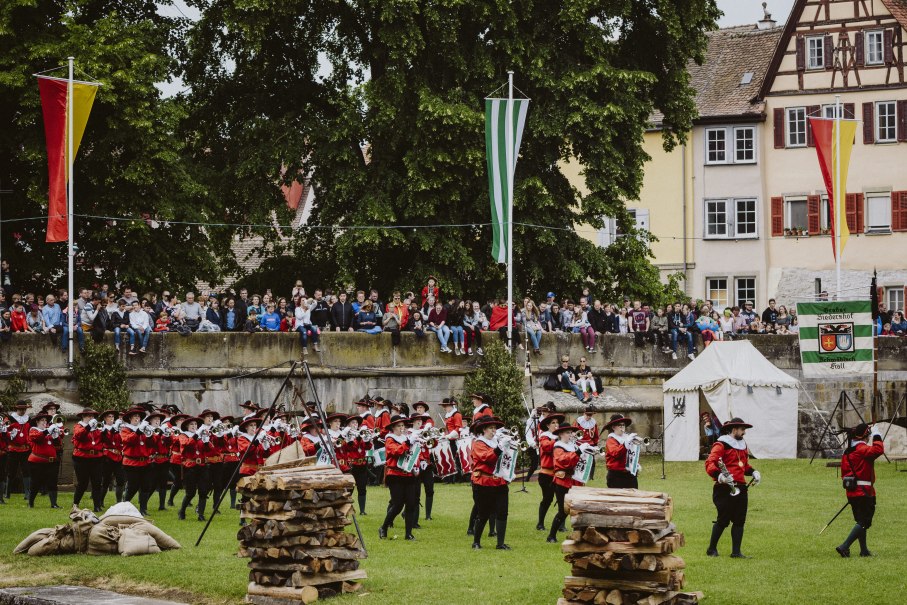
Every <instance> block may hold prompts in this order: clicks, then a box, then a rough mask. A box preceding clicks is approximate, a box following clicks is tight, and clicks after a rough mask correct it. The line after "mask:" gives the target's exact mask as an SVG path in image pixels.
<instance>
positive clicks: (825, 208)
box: [819, 194, 831, 232]
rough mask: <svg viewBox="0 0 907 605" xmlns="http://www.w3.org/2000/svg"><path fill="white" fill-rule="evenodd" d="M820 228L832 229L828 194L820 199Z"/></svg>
mask: <svg viewBox="0 0 907 605" xmlns="http://www.w3.org/2000/svg"><path fill="white" fill-rule="evenodd" d="M819 229H820V232H821V230H822V229H829V230H830V229H831V205H830V204H829V203H828V194H823V195H822V198H821V199H820V200H819Z"/></svg>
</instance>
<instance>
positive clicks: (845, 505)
mask: <svg viewBox="0 0 907 605" xmlns="http://www.w3.org/2000/svg"><path fill="white" fill-rule="evenodd" d="M848 506H850V501H849V500H848V501H847V502H846V503H845V504H844V506H842V507H841V510H839V511H838V512H837V513H836V514H835V516H834V517H832V518H831V521H829V522H828V523H826V524H825V527H823V528H822V530H821V531H820V532H819V535H820V536H821V535H822V532H824V531H825V530H826V529H828V526H829V525H831V524H832V523H834V522H835V519H837V518H838V516H839V515H840V514H841V513H843V512H844V509H845V508H847V507H848Z"/></svg>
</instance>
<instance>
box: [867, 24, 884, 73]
mask: <svg viewBox="0 0 907 605" xmlns="http://www.w3.org/2000/svg"><path fill="white" fill-rule="evenodd" d="M863 46H864V62H865V63H866V65H881V64H882V63H883V62H884V61H885V31H884V30H881V29H874V30H870V31H867V32H866V35H865V36H864V38H863ZM874 47H875V48H874ZM876 50H877V51H878V56H877V57H875V56H873V54H874V52H875V51H876Z"/></svg>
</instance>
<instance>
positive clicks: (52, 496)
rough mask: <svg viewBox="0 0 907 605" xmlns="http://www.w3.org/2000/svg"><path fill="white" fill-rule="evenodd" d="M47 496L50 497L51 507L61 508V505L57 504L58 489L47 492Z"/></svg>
mask: <svg viewBox="0 0 907 605" xmlns="http://www.w3.org/2000/svg"><path fill="white" fill-rule="evenodd" d="M47 497H48V498H50V507H51V508H60V507H59V506H57V490H54V491H52V492H47Z"/></svg>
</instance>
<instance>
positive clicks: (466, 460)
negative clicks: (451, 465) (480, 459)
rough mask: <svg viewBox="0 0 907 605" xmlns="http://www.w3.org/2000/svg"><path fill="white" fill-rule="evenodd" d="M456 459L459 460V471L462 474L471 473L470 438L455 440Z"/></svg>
mask: <svg viewBox="0 0 907 605" xmlns="http://www.w3.org/2000/svg"><path fill="white" fill-rule="evenodd" d="M457 457H458V458H459V459H460V470H461V471H463V473H464V474H468V473H471V472H472V437H470V436H466V437H460V438H459V439H457Z"/></svg>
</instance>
